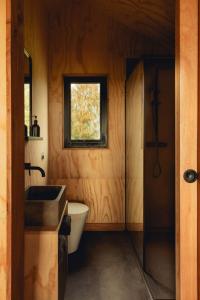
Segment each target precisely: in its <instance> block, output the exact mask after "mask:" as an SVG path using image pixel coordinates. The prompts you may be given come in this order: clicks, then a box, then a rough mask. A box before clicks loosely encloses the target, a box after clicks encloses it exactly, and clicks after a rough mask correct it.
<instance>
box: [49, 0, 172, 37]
mask: <svg viewBox="0 0 200 300" xmlns="http://www.w3.org/2000/svg"><path fill="white" fill-rule="evenodd" d="M44 1H45V2H46V4H47V6H48V8H49V10H54V9H55V7H56V6H57V7H58V6H60V5H62V4H63V1H64V2H66V1H67V0H57V1H55V0H44ZM74 1H75V2H80V4H81V2H82V1H83V0H74ZM84 1H86V2H90V3H91V4H92V5H94V6H96V8H97V9H98V10H100V11H102V13H106V14H107V15H109V16H110V17H111V18H113V19H114V20H116V21H118V22H120V23H121V24H123V25H125V26H127V27H128V28H129V29H131V30H132V31H133V32H137V33H139V34H142V35H144V36H147V37H149V38H151V39H153V40H160V41H165V42H174V39H175V37H174V36H175V6H176V0H84Z"/></svg>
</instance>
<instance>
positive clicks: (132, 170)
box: [126, 62, 144, 231]
mask: <svg viewBox="0 0 200 300" xmlns="http://www.w3.org/2000/svg"><path fill="white" fill-rule="evenodd" d="M143 139H144V64H143V62H141V63H138V65H137V66H136V67H135V68H134V71H133V72H132V74H131V76H130V77H129V79H128V81H127V85H126V222H127V228H128V230H130V231H137V230H142V229H143V189H144V187H143V176H144V174H143V168H144V163H143V161H144V141H143Z"/></svg>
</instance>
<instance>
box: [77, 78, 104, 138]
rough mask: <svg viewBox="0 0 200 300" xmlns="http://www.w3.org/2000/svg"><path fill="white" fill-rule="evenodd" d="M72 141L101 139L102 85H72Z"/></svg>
mask: <svg viewBox="0 0 200 300" xmlns="http://www.w3.org/2000/svg"><path fill="white" fill-rule="evenodd" d="M71 139H72V140H99V139H100V84H98V83H72V84H71Z"/></svg>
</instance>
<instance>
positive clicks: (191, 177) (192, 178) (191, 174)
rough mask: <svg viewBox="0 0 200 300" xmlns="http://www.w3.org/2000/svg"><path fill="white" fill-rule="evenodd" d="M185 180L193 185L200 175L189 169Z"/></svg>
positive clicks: (184, 176)
mask: <svg viewBox="0 0 200 300" xmlns="http://www.w3.org/2000/svg"><path fill="white" fill-rule="evenodd" d="M183 178H184V180H185V181H186V182H188V183H193V182H195V181H196V180H197V179H198V178H199V174H198V173H197V172H196V171H195V170H192V169H188V170H186V171H185V172H184V174H183Z"/></svg>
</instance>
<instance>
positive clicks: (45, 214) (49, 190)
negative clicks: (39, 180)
mask: <svg viewBox="0 0 200 300" xmlns="http://www.w3.org/2000/svg"><path fill="white" fill-rule="evenodd" d="M65 189H66V187H65V186H63V185H46V186H30V187H28V188H27V189H26V191H25V226H30V227H31V226H57V225H58V224H59V222H60V218H61V216H62V213H63V209H64V206H65V202H66V201H65Z"/></svg>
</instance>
